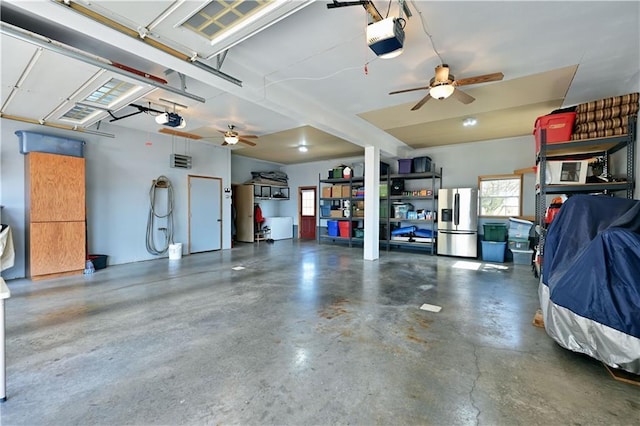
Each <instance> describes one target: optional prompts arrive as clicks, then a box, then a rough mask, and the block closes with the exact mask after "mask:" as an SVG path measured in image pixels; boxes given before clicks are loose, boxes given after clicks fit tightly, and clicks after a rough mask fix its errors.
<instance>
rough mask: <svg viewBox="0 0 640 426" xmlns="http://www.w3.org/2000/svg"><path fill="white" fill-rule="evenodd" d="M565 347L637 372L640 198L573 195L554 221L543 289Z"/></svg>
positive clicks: (553, 328) (545, 309)
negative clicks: (639, 199) (638, 199)
mask: <svg viewBox="0 0 640 426" xmlns="http://www.w3.org/2000/svg"><path fill="white" fill-rule="evenodd" d="M538 295H539V297H540V305H541V308H542V313H543V318H544V325H545V329H546V331H547V333H548V334H549V336H551V337H552V338H553V339H554V340H555V341H556V342H558V343H559V344H560V345H561V346H563V347H565V348H567V349H569V350H572V351H575V352H580V353H584V354H587V355H589V356H591V357H593V358H596V359H598V360H600V361H602V362H604V363H605V364H607V365H609V366H611V367H614V368H620V369H623V370H626V371H629V372H631V373H635V374H639V373H640V201H637V200H629V199H622V198H612V197H608V196H594V195H575V196H573V197H571V198H569V199H568V200H567V201H566V202H565V203H564V205H563V206H562V208H561V209H560V212H559V213H558V214H557V216H556V217H555V218H554V220H553V222H551V225H550V226H549V229H548V232H547V236H546V239H545V245H544V258H543V270H542V280H541V282H540V287H539V289H538Z"/></svg>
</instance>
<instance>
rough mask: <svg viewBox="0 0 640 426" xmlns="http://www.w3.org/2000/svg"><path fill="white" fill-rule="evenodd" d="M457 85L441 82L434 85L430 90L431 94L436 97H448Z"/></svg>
mask: <svg viewBox="0 0 640 426" xmlns="http://www.w3.org/2000/svg"><path fill="white" fill-rule="evenodd" d="M454 90H455V87H453V86H452V85H450V84H441V85H439V86H434V87H432V88H431V89H430V90H429V94H430V95H431V97H432V98H434V99H447V98H448V97H449V96H451V94H452V93H453V91H454Z"/></svg>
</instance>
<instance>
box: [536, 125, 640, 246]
mask: <svg viewBox="0 0 640 426" xmlns="http://www.w3.org/2000/svg"><path fill="white" fill-rule="evenodd" d="M628 126H629V127H628V130H627V134H626V135H621V136H612V137H605V138H595V139H583V140H578V141H568V142H562V143H554V144H547V132H546V129H542V130H541V131H540V153H539V154H538V161H537V163H538V169H539V176H540V178H539V182H538V183H537V185H536V198H537V199H536V224H537V225H538V227H537V229H538V231H539V233H538V239H539V241H538V245H539V254H540V255H541V256H542V255H543V254H544V238H545V234H546V227H545V223H544V218H545V213H546V206H547V197H546V196H547V195H551V194H579V193H585V194H593V193H602V194H610V195H613V194H614V193H620V192H622V193H624V195H625V197H626V198H629V199H631V198H633V191H634V188H635V166H634V161H635V143H636V137H637V134H636V131H637V117H636V116H632V117H630V118H629V124H628ZM625 148H626V181H624V182H601V183H585V184H570V185H565V184H560V185H555V184H546V183H545V180H546V179H545V176H546V168H547V164H546V163H547V161H549V160H563V159H569V158H570V159H580V158H590V157H594V156H602V157H603V158H604V168H603V172H604V173H607V172H608V170H609V157H610V156H611V154H613V153H615V152H618V151H620V150H622V149H625Z"/></svg>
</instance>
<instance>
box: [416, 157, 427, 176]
mask: <svg viewBox="0 0 640 426" xmlns="http://www.w3.org/2000/svg"><path fill="white" fill-rule="evenodd" d="M429 171H431V157H416V158H414V159H413V172H414V173H424V172H429Z"/></svg>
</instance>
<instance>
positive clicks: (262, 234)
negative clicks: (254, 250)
mask: <svg viewBox="0 0 640 426" xmlns="http://www.w3.org/2000/svg"><path fill="white" fill-rule="evenodd" d="M253 239H254V241H256V242H257V243H258V244H260V241H267V240H270V239H271V228H264V229H261V230H259V231H258V232H256V233H255V235H254V238H253Z"/></svg>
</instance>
